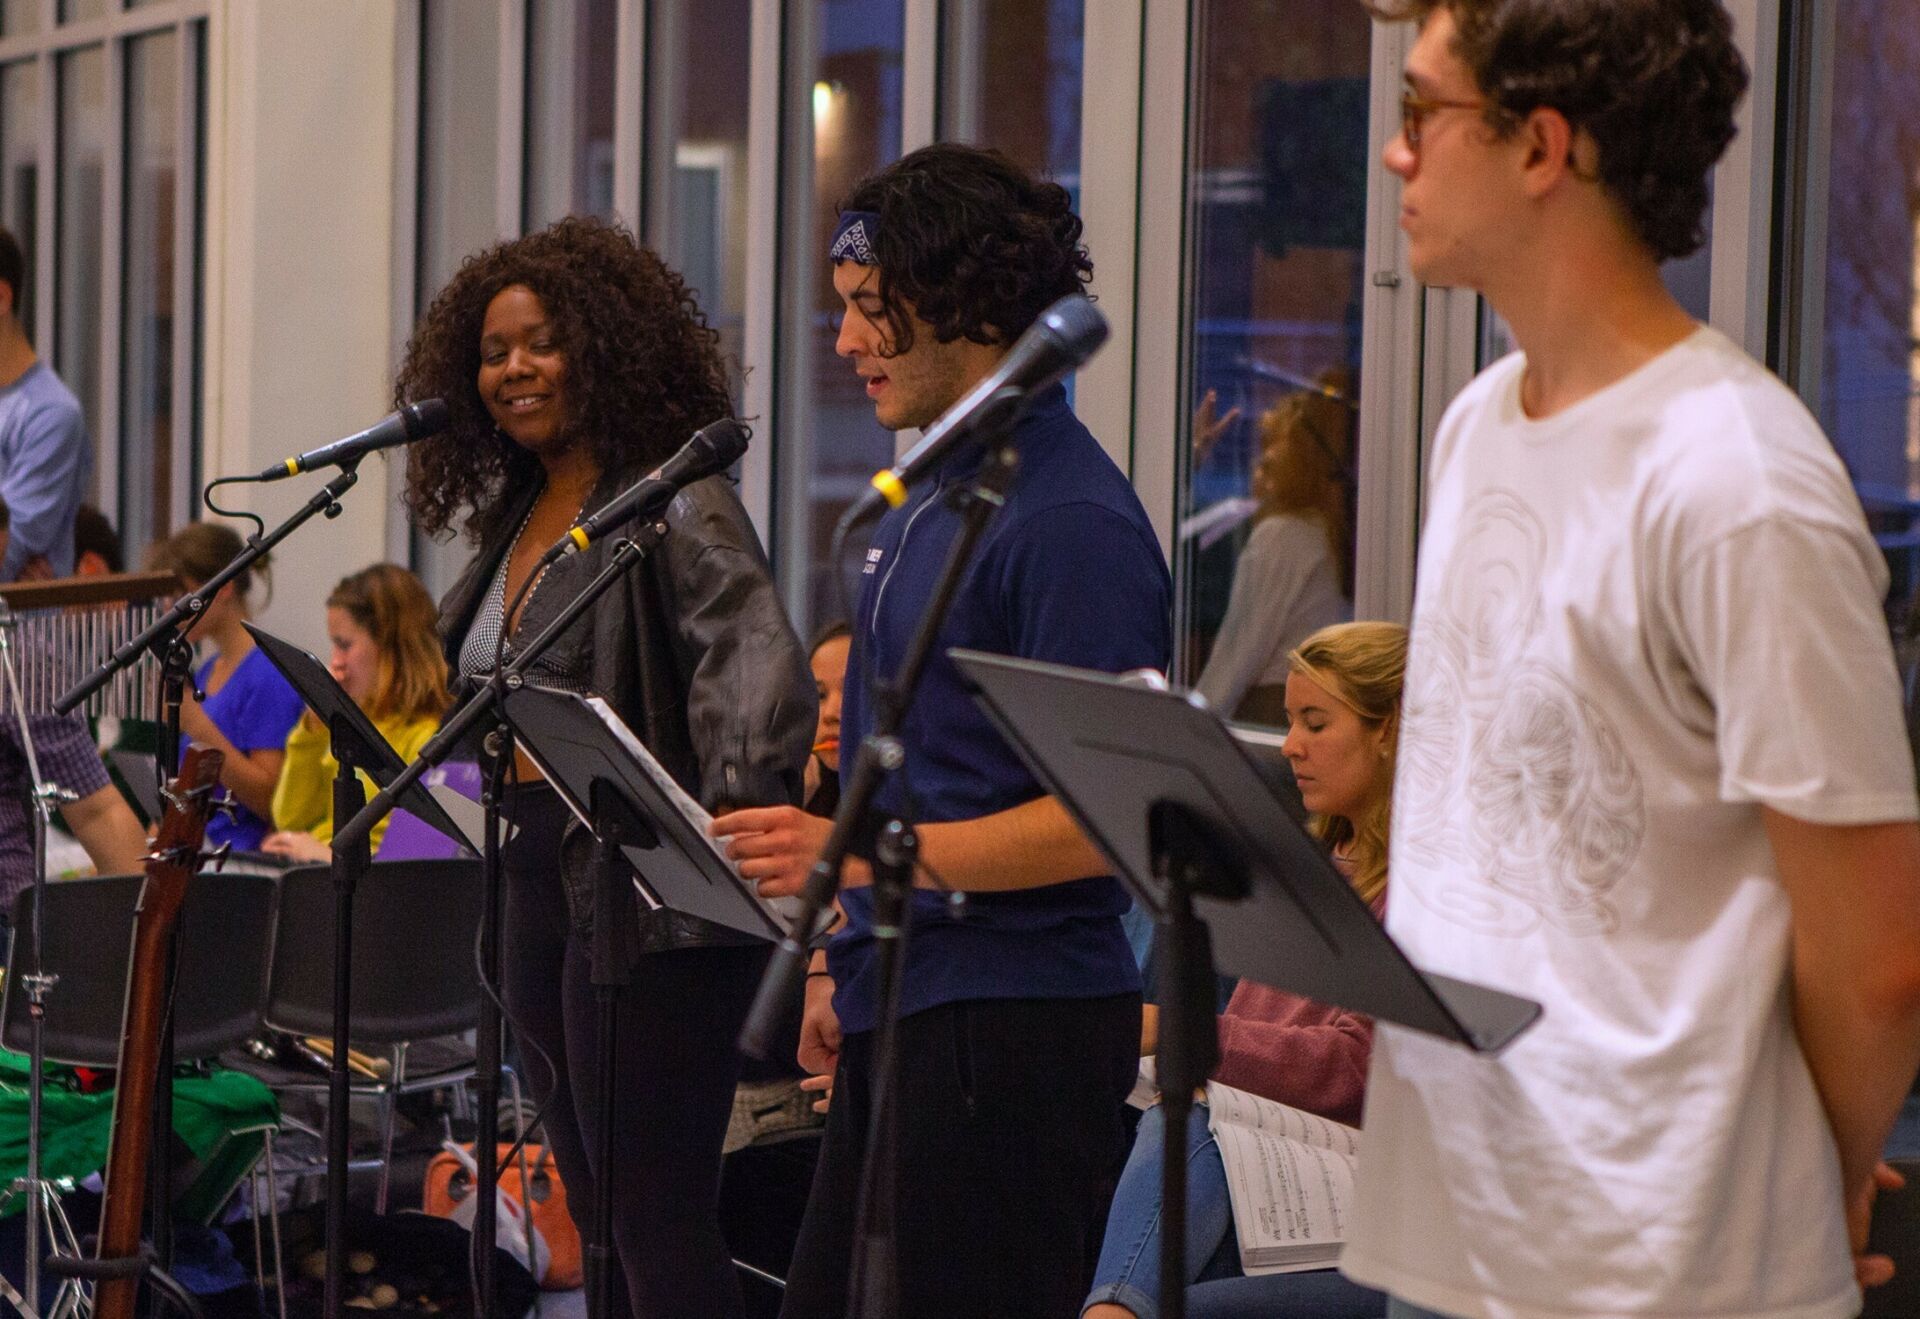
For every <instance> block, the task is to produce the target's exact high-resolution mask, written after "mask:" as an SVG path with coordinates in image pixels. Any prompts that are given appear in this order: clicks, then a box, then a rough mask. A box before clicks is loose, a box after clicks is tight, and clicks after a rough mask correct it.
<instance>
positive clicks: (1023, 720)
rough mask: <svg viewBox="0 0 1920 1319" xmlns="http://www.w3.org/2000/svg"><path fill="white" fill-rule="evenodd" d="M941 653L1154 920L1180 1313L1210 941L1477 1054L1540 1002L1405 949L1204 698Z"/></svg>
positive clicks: (1339, 1000) (1236, 969)
mask: <svg viewBox="0 0 1920 1319" xmlns="http://www.w3.org/2000/svg"><path fill="white" fill-rule="evenodd" d="M948 653H949V655H950V656H951V657H952V659H953V662H954V663H955V664H956V665H957V666H958V667H959V669H960V671H961V673H962V674H964V675H965V676H966V678H967V679H968V681H969V682H970V683H971V684H972V686H973V689H974V696H975V699H977V700H978V701H979V702H980V705H981V707H982V708H983V709H984V710H986V712H987V714H988V716H989V717H991V718H992V720H993V722H994V724H995V725H996V726H997V727H998V728H999V729H1000V732H1001V734H1002V735H1003V736H1004V737H1005V738H1006V739H1007V742H1008V743H1009V744H1010V745H1011V746H1013V747H1014V748H1015V749H1016V750H1018V751H1019V753H1020V756H1021V758H1022V759H1023V760H1025V761H1026V762H1027V765H1028V766H1029V767H1030V768H1031V769H1032V770H1033V772H1034V775H1035V776H1036V777H1037V778H1039V780H1040V781H1041V782H1042V783H1043V784H1045V785H1046V788H1047V790H1048V791H1049V792H1051V793H1052V794H1053V795H1054V796H1055V797H1057V798H1058V799H1059V800H1060V803H1061V805H1063V806H1064V807H1065V808H1066V810H1067V812H1068V813H1069V814H1070V815H1072V816H1073V818H1074V820H1075V822H1076V823H1078V824H1079V826H1080V828H1081V829H1082V830H1084V831H1085V833H1086V834H1087V836H1088V837H1089V838H1090V839H1092V840H1093V842H1094V843H1095V844H1096V845H1097V846H1098V847H1099V848H1100V850H1101V851H1102V852H1103V853H1104V854H1105V855H1106V857H1107V859H1108V860H1109V861H1110V862H1112V863H1113V866H1114V869H1115V872H1116V873H1117V874H1119V875H1120V876H1121V877H1122V878H1123V879H1124V880H1125V881H1126V882H1127V885H1128V887H1129V888H1131V889H1132V890H1133V892H1134V896H1135V897H1136V898H1137V899H1138V900H1139V901H1140V902H1141V904H1142V905H1144V906H1145V907H1146V908H1147V909H1148V910H1149V911H1151V912H1153V913H1154V915H1155V917H1156V918H1157V919H1158V920H1159V921H1160V923H1161V926H1162V931H1163V934H1164V936H1165V937H1164V941H1163V944H1162V951H1163V954H1164V956H1165V959H1166V961H1165V965H1164V970H1165V983H1166V989H1167V996H1168V1001H1167V1003H1166V1004H1165V1005H1164V1006H1163V1008H1162V1016H1163V1018H1164V1021H1163V1026H1162V1030H1161V1035H1160V1052H1159V1054H1158V1064H1159V1080H1160V1093H1161V1102H1162V1103H1163V1104H1164V1105H1165V1108H1166V1121H1167V1136H1166V1149H1167V1159H1166V1162H1165V1164H1164V1165H1163V1169H1162V1179H1163V1184H1162V1196H1163V1204H1164V1210H1163V1212H1164V1215H1165V1222H1164V1223H1163V1224H1162V1229H1161V1247H1162V1252H1163V1253H1162V1258H1161V1291H1162V1295H1161V1312H1162V1313H1163V1314H1165V1315H1168V1316H1170V1317H1171V1319H1179V1317H1180V1316H1181V1315H1182V1314H1184V1313H1185V1311H1184V1283H1183V1280H1184V1278H1185V1269H1184V1264H1185V1254H1186V1177H1185V1173H1186V1163H1185V1151H1186V1141H1185V1131H1186V1122H1187V1117H1188V1114H1189V1112H1190V1111H1191V1107H1192V1103H1193V1092H1194V1090H1195V1089H1196V1088H1198V1087H1200V1086H1202V1085H1205V1084H1206V1080H1207V1077H1208V1076H1209V1075H1210V1074H1211V1072H1212V1071H1213V1068H1214V1067H1215V1066H1216V1065H1217V1064H1218V1062H1219V1036H1218V1033H1217V1029H1216V1026H1215V1023H1214V997H1213V995H1214V956H1213V949H1214V947H1215V946H1217V947H1218V949H1219V952H1220V957H1219V962H1220V964H1221V965H1222V966H1224V967H1225V968H1226V969H1227V970H1228V971H1229V972H1231V973H1233V974H1235V975H1239V976H1243V977H1245V978H1246V979H1249V980H1253V981H1257V982H1259V983H1260V984H1265V985H1272V986H1273V987H1274V988H1276V989H1283V990H1286V991H1288V992H1290V993H1295V994H1300V995H1303V996H1305V997H1307V998H1312V999H1315V1000H1317V1001H1319V1002H1322V1003H1328V1004H1332V1005H1334V1006H1336V1007H1342V1008H1346V1009H1348V1010H1349V1011H1353V1012H1364V1013H1367V1014H1368V1015H1370V1016H1373V1017H1376V1018H1378V1019H1380V1020H1382V1021H1390V1022H1393V1023H1395V1024H1396V1025H1400V1026H1407V1027H1410V1028H1412V1029H1414V1030H1418V1031H1423V1032H1425V1033H1426V1034H1429V1035H1437V1036H1439V1037H1440V1038H1442V1039H1445V1040H1450V1041H1452V1042H1454V1043H1456V1044H1460V1045H1464V1046H1465V1047H1467V1048H1469V1049H1472V1050H1474V1051H1475V1052H1477V1053H1498V1052H1499V1051H1500V1050H1501V1049H1504V1048H1505V1047H1506V1046H1507V1045H1508V1044H1510V1043H1512V1041H1513V1040H1514V1039H1515V1038H1516V1037H1517V1036H1518V1035H1519V1034H1520V1033H1521V1032H1522V1031H1524V1030H1526V1029H1527V1027H1529V1026H1531V1025H1532V1024H1533V1023H1534V1021H1536V1020H1537V1019H1538V1018H1539V1016H1540V1005H1539V1004H1537V1003H1534V1002H1532V1001H1530V1000H1528V999H1523V998H1517V997H1515V996H1513V995H1511V994H1504V993H1501V992H1500V991H1498V990H1493V989H1488V988H1486V987H1484V986H1481V985H1473V984H1468V983H1466V982H1465V981H1460V980H1455V979H1452V978H1450V977H1448V976H1442V975H1435V974H1433V973H1431V972H1423V971H1421V970H1419V969H1418V968H1416V967H1415V966H1414V965H1413V963H1412V962H1410V961H1408V960H1407V957H1406V954H1405V953H1403V952H1401V951H1400V948H1399V946H1398V945H1397V944H1395V943H1394V942H1393V940H1392V939H1390V938H1388V937H1387V933H1386V931H1385V930H1384V929H1382V928H1381V926H1380V923H1379V922H1378V921H1376V920H1375V919H1374V917H1373V913H1372V912H1371V911H1369V910H1368V909H1367V904H1366V903H1364V902H1362V901H1361V900H1360V895H1359V894H1357V893H1355V892H1354V890H1353V886H1352V885H1351V884H1349V883H1348V882H1347V880H1346V878H1345V877H1344V876H1342V875H1341V874H1340V872H1339V871H1338V870H1336V869H1335V868H1334V866H1333V864H1332V862H1331V861H1330V860H1329V859H1328V858H1327V855H1326V853H1325V852H1323V851H1322V850H1321V848H1320V846H1319V844H1318V843H1316V842H1314V840H1313V839H1312V838H1311V837H1309V836H1308V835H1307V833H1306V832H1305V831H1304V830H1303V829H1301V827H1300V826H1299V825H1298V824H1297V823H1295V822H1294V820H1293V818H1292V816H1291V814H1290V813H1289V811H1288V810H1287V808H1286V805H1285V803H1284V802H1283V800H1282V799H1281V798H1280V797H1279V796H1278V795H1277V794H1276V793H1275V792H1274V791H1273V788H1272V787H1271V785H1270V784H1269V783H1268V782H1267V781H1266V779H1265V778H1264V777H1263V776H1262V775H1261V772H1260V770H1259V767H1258V766H1257V765H1256V764H1255V762H1254V760H1253V758H1252V757H1251V756H1250V755H1249V754H1248V752H1247V750H1246V749H1245V748H1244V747H1242V746H1241V745H1240V743H1239V742H1238V741H1237V740H1236V739H1235V737H1234V736H1233V734H1232V732H1231V731H1230V730H1229V729H1228V728H1227V726H1226V724H1225V723H1223V722H1222V721H1221V720H1220V719H1219V717H1218V716H1216V715H1215V714H1214V713H1213V712H1212V711H1211V710H1209V709H1208V708H1207V707H1206V705H1205V703H1204V702H1199V701H1196V700H1194V699H1191V698H1189V697H1188V696H1187V695H1186V694H1184V693H1177V692H1172V691H1167V690H1164V689H1161V688H1157V687H1153V686H1144V685H1141V684H1139V683H1137V682H1134V681H1131V680H1128V679H1122V678H1118V677H1115V676H1113V675H1112V674H1107V673H1094V672H1089V671H1087V670H1083V669H1070V668H1065V667H1062V666H1060V665H1055V664H1041V663H1037V662H1034V661H1031V660H1018V659H1009V658H1006V657H1004V656H999V655H986V654H982V653H980V652H978V651H968V650H953V651H950V652H948Z"/></svg>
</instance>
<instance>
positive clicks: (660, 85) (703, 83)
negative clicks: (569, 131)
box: [641, 0, 752, 405]
mask: <svg viewBox="0 0 1920 1319" xmlns="http://www.w3.org/2000/svg"><path fill="white" fill-rule="evenodd" d="M751 21H752V4H751V0H655V2H654V4H653V5H652V6H651V7H650V9H649V12H648V15H647V108H646V150H645V153H644V155H643V158H642V161H641V165H642V167H643V169H644V171H645V188H646V216H647V224H646V234H647V240H648V241H649V242H651V243H652V244H653V245H654V247H655V248H656V249H657V250H658V251H659V252H660V254H661V256H663V257H665V258H666V261H667V264H668V265H670V266H672V267H673V268H674V269H676V270H678V271H679V272H680V273H681V274H682V275H683V276H685V277H686V281H687V285H688V287H690V288H691V289H692V290H693V293H694V297H695V298H696V299H698V301H699V303H700V307H701V309H702V310H703V311H705V312H706V314H707V322H708V324H710V325H712V326H713V327H714V328H715V329H716V330H718V331H719V332H720V344H721V348H722V350H723V351H724V352H725V353H726V355H727V358H728V361H729V363H730V364H731V365H732V366H733V367H734V390H735V393H734V401H735V403H736V405H738V404H739V402H740V384H741V367H742V364H743V361H744V357H745V351H746V338H745V336H746V317H747V283H746V281H747V206H746V199H747V133H748V113H747V99H748V98H747V96H746V90H745V89H746V87H747V80H748V67H747V65H748V41H747V32H748V29H749V27H750V25H751Z"/></svg>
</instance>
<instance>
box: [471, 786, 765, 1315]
mask: <svg viewBox="0 0 1920 1319" xmlns="http://www.w3.org/2000/svg"><path fill="white" fill-rule="evenodd" d="M509 812H510V815H511V818H512V819H513V822H514V823H515V824H516V825H517V826H519V830H520V832H519V833H518V834H517V835H516V836H515V838H514V839H513V841H512V842H511V843H510V844H509V845H508V847H507V852H506V863H507V904H506V905H507V912H506V929H505V931H504V936H505V949H504V957H503V961H504V968H505V969H504V974H503V976H502V979H503V980H504V982H505V990H506V1002H507V1007H508V1010H509V1011H510V1012H511V1014H512V1021H513V1027H514V1029H515V1030H516V1031H517V1032H519V1037H520V1041H521V1044H522V1046H523V1047H522V1050H521V1052H522V1055H523V1057H524V1059H525V1065H526V1068H527V1071H528V1073H529V1079H530V1081H531V1084H532V1088H533V1093H534V1096H535V1098H536V1099H537V1100H538V1101H539V1103H540V1105H541V1108H542V1112H543V1114H544V1118H543V1124H544V1126H545V1129H546V1138H547V1142H548V1144H549V1146H550V1147H551V1148H552V1150H553V1156H554V1160H555V1162H556V1163H557V1164H558V1165H559V1168H560V1176H561V1179H562V1180H563V1181H564V1182H565V1184H566V1188H567V1207H568V1209H569V1210H570V1211H571V1212H572V1215H573V1220H574V1222H575V1224H576V1225H578V1227H579V1228H580V1234H581V1240H582V1241H583V1242H585V1241H588V1240H590V1236H589V1233H590V1231H591V1226H592V1222H593V1204H594V1178H595V1177H596V1176H600V1175H605V1176H608V1177H610V1178H612V1181H613V1242H614V1246H615V1249H616V1251H617V1253H618V1258H619V1269H618V1270H617V1271H616V1273H615V1275H614V1277H613V1279H612V1283H611V1287H610V1291H611V1294H612V1306H611V1313H613V1314H614V1315H616V1316H622V1315H629V1314H631V1315H634V1316H637V1317H640V1319H681V1317H682V1316H687V1315H700V1316H714V1317H715V1319H728V1317H729V1316H736V1315H738V1314H739V1313H740V1306H741V1302H740V1285H739V1281H738V1279H737V1278H736V1277H735V1273H734V1269H733V1265H732V1262H731V1260H730V1259H729V1257H728V1253H727V1247H726V1242H725V1240H724V1239H723V1238H722V1236H721V1234H720V1223H719V1204H720V1146H721V1143H722V1141H723V1140H724V1138H725V1136H726V1131H727V1118H728V1115H729V1114H730V1113H731V1111H732V1108H733V1090H734V1084H735V1080H736V1077H737V1076H738V1072H739V1067H738V1061H737V1055H736V1053H735V1049H734V1040H735V1038H736V1037H737V1036H738V1034H739V1031H740V1027H741V1024H742V1023H743V1022H744V1021H745V1019H746V1015H747V1008H748V1006H749V1005H750V1004H751V1002H752V1000H753V993H754V989H755V987H756V985H757V983H758V978H759V973H760V970H761V968H762V967H763V966H764V964H765V962H766V956H767V952H766V949H764V948H761V947H752V948H685V949H677V950H674V951H671V952H661V953H646V954H643V955H641V956H640V957H639V958H638V959H637V960H638V965H637V966H636V967H635V968H634V971H633V974H632V977H631V983H630V984H629V986H628V987H627V989H626V990H624V991H623V994H622V998H621V1003H620V1012H619V1018H618V1021H619V1044H618V1051H617V1052H618V1056H617V1068H618V1070H617V1073H616V1076H615V1080H614V1086H613V1093H614V1118H613V1150H612V1151H611V1152H610V1154H603V1152H602V1151H600V1150H598V1149H596V1148H594V1144H595V1141H596V1139H597V1125H596V1122H597V1113H598V1107H597V1105H598V1093H599V1092H598V1078H597V1076H596V1075H595V1072H596V1061H597V1052H598V1050H597V1024H598V999H597V995H596V993H595V990H594V988H593V985H592V982H591V980H590V978H589V977H590V972H591V969H592V968H591V963H590V952H591V940H590V939H589V938H588V937H585V936H580V935H575V934H573V933H572V932H571V928H570V922H569V920H568V915H567V904H566V898H565V896H564V894H563V891H562V888H561V883H560V875H559V856H560V832H561V829H562V828H563V826H564V825H565V823H566V810H565V808H564V806H562V805H561V803H560V800H559V798H558V797H557V796H556V795H555V794H554V793H553V792H552V790H551V789H548V788H545V787H536V788H521V789H518V790H516V791H515V793H514V794H513V798H512V802H511V804H510V807H509ZM542 1052H544V1053H545V1054H547V1055H548V1056H549V1057H550V1058H551V1059H552V1061H553V1065H554V1067H555V1068H556V1069H557V1070H558V1075H557V1076H556V1075H554V1074H553V1073H551V1072H549V1070H548V1068H547V1066H546V1065H545V1064H544V1063H543V1062H542V1061H541V1057H540V1055H541V1053H542Z"/></svg>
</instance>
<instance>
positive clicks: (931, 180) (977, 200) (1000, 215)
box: [840, 142, 1093, 354]
mask: <svg viewBox="0 0 1920 1319" xmlns="http://www.w3.org/2000/svg"><path fill="white" fill-rule="evenodd" d="M840 208H841V209H842V210H846V211H872V212H874V213H875V214H877V215H878V216H879V217H880V223H879V226H878V227H879V231H880V232H879V233H878V234H877V235H876V236H875V238H874V263H875V264H876V265H877V266H878V267H879V270H880V278H879V283H878V284H877V286H876V291H877V292H878V293H879V295H880V302H881V305H882V306H883V307H884V308H885V309H886V315H887V339H888V347H889V350H890V353H891V354H899V353H904V352H906V351H907V350H908V349H909V348H911V347H913V323H912V321H911V320H910V319H909V313H912V314H913V315H917V316H918V317H919V318H920V319H921V320H923V321H925V322H926V323H927V324H928V325H930V326H932V327H933V334H934V338H936V339H938V340H939V341H940V342H941V343H952V342H953V341H954V340H956V339H961V338H966V339H971V340H972V341H973V342H975V343H982V344H1008V343H1012V342H1013V341H1014V340H1015V339H1017V338H1019V337H1020V335H1021V334H1023V333H1024V332H1025V331H1026V328H1027V327H1028V326H1029V325H1032V324H1033V323H1034V322H1035V321H1036V320H1038V319H1039V318H1040V313H1041V312H1043V311H1045V310H1046V309H1047V308H1048V307H1050V306H1052V305H1053V304H1054V303H1055V302H1057V301H1058V300H1060V299H1061V298H1063V297H1065V296H1066V295H1067V294H1069V293H1078V292H1080V290H1081V289H1082V288H1083V287H1085V285H1086V283H1087V281H1088V280H1089V279H1091V278H1093V261H1092V260H1091V259H1090V258H1089V257H1088V256H1087V249H1086V248H1085V247H1083V246H1082V245H1081V243H1080V229H1081V225H1080V217H1079V216H1077V215H1075V214H1074V213H1073V199H1072V198H1071V197H1069V196H1068V194H1067V190H1066V189H1065V188H1063V187H1061V186H1060V185H1059V184H1057V183H1051V182H1048V181H1045V180H1042V179H1036V178H1034V177H1033V176H1031V175H1030V174H1028V173H1027V172H1026V171H1025V170H1023V169H1021V168H1020V167H1019V166H1018V165H1015V164H1014V163H1013V162H1012V161H1010V160H1008V159H1007V158H1006V157H1005V156H1003V155H1001V154H1000V153H999V152H998V151H987V150H983V149H981V148H979V147H969V146H961V145H959V144H957V143H952V142H942V143H938V144H936V145H934V146H930V147H922V148H920V149H919V150H918V151H914V152H911V153H909V154H907V155H905V156H902V157H901V158H900V159H899V160H897V161H895V162H894V163H893V164H891V165H889V166H887V168H885V169H883V170H881V171H880V172H879V173H878V174H875V175H873V176H871V177H870V178H868V179H865V180H864V181H862V182H861V183H860V184H859V185H858V186H857V187H855V188H854V190H853V195H852V196H850V197H848V198H847V199H846V201H844V202H842V203H841V207H840Z"/></svg>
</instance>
